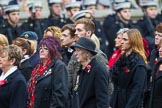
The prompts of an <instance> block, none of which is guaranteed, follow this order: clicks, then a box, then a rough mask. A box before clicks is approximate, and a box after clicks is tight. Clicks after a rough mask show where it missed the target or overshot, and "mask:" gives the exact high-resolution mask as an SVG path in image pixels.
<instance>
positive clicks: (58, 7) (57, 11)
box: [51, 4, 61, 16]
mask: <svg viewBox="0 0 162 108" xmlns="http://www.w3.org/2000/svg"><path fill="white" fill-rule="evenodd" d="M51 10H52V13H53V14H56V15H57V16H60V15H61V4H53V5H52V7H51Z"/></svg>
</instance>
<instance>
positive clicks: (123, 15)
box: [103, 0, 135, 59]
mask: <svg viewBox="0 0 162 108" xmlns="http://www.w3.org/2000/svg"><path fill="white" fill-rule="evenodd" d="M113 4H114V6H115V12H116V13H115V14H112V15H108V16H107V17H106V18H105V20H104V23H103V28H104V32H105V34H106V38H107V40H108V42H109V45H108V55H107V56H108V59H109V58H110V56H111V55H112V53H113V51H114V49H115V42H114V40H115V38H116V33H117V31H118V30H120V29H121V28H134V27H135V24H134V23H133V21H132V20H131V10H130V7H131V3H130V2H127V1H126V0H115V2H114V3H113Z"/></svg>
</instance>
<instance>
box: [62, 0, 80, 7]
mask: <svg viewBox="0 0 162 108" xmlns="http://www.w3.org/2000/svg"><path fill="white" fill-rule="evenodd" d="M80 6H81V2H79V1H75V2H68V3H66V4H65V8H66V9H68V8H80Z"/></svg>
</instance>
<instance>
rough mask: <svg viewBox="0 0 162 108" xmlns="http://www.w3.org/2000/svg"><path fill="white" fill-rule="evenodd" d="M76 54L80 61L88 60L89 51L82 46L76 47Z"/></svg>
mask: <svg viewBox="0 0 162 108" xmlns="http://www.w3.org/2000/svg"><path fill="white" fill-rule="evenodd" d="M75 55H76V58H77V61H78V62H79V63H82V62H85V61H87V59H88V58H87V52H86V50H84V49H82V48H77V47H76V48H75Z"/></svg>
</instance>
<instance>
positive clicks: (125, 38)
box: [121, 33, 131, 52]
mask: <svg viewBox="0 0 162 108" xmlns="http://www.w3.org/2000/svg"><path fill="white" fill-rule="evenodd" d="M130 49H131V45H130V41H129V39H128V34H127V33H124V34H123V36H122V47H121V50H122V51H125V52H128V51H129V50H130Z"/></svg>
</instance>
